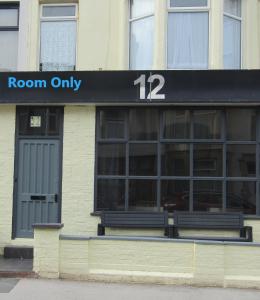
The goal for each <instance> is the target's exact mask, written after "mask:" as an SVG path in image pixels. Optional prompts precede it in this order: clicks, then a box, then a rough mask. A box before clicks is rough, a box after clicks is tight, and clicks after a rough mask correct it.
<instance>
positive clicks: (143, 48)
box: [130, 17, 154, 70]
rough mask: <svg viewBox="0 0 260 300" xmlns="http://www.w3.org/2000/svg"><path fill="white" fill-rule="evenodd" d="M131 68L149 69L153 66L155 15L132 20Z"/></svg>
mask: <svg viewBox="0 0 260 300" xmlns="http://www.w3.org/2000/svg"><path fill="white" fill-rule="evenodd" d="M130 30H131V34H130V68H131V69H132V70H149V69H151V68H152V66H153V48H154V47H153V46H154V38H153V34H154V17H147V18H143V19H140V20H136V21H132V22H131V29H130Z"/></svg>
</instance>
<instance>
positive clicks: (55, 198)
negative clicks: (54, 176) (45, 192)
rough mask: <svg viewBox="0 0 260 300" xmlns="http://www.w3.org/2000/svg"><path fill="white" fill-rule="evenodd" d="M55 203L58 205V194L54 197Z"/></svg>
mask: <svg viewBox="0 0 260 300" xmlns="http://www.w3.org/2000/svg"><path fill="white" fill-rule="evenodd" d="M54 202H55V203H57V202H58V194H55V195H54Z"/></svg>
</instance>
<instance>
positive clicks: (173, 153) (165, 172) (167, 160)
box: [161, 144, 190, 176]
mask: <svg viewBox="0 0 260 300" xmlns="http://www.w3.org/2000/svg"><path fill="white" fill-rule="evenodd" d="M161 154H162V176H189V174H190V146H189V145H188V144H166V145H162V146H161Z"/></svg>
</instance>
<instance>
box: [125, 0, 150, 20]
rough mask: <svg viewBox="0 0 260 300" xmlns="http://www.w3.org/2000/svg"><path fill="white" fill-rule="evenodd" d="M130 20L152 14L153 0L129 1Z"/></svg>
mask: <svg viewBox="0 0 260 300" xmlns="http://www.w3.org/2000/svg"><path fill="white" fill-rule="evenodd" d="M130 5H131V18H138V17H142V16H145V15H149V14H152V13H153V12H154V0H131V2H130Z"/></svg>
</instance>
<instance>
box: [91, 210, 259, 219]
mask: <svg viewBox="0 0 260 300" xmlns="http://www.w3.org/2000/svg"><path fill="white" fill-rule="evenodd" d="M101 214H102V212H101V211H94V212H92V213H90V215H91V216H92V217H100V216H101ZM168 216H169V217H171V218H172V217H173V213H169V214H168ZM244 219H245V220H260V216H254V215H244Z"/></svg>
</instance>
